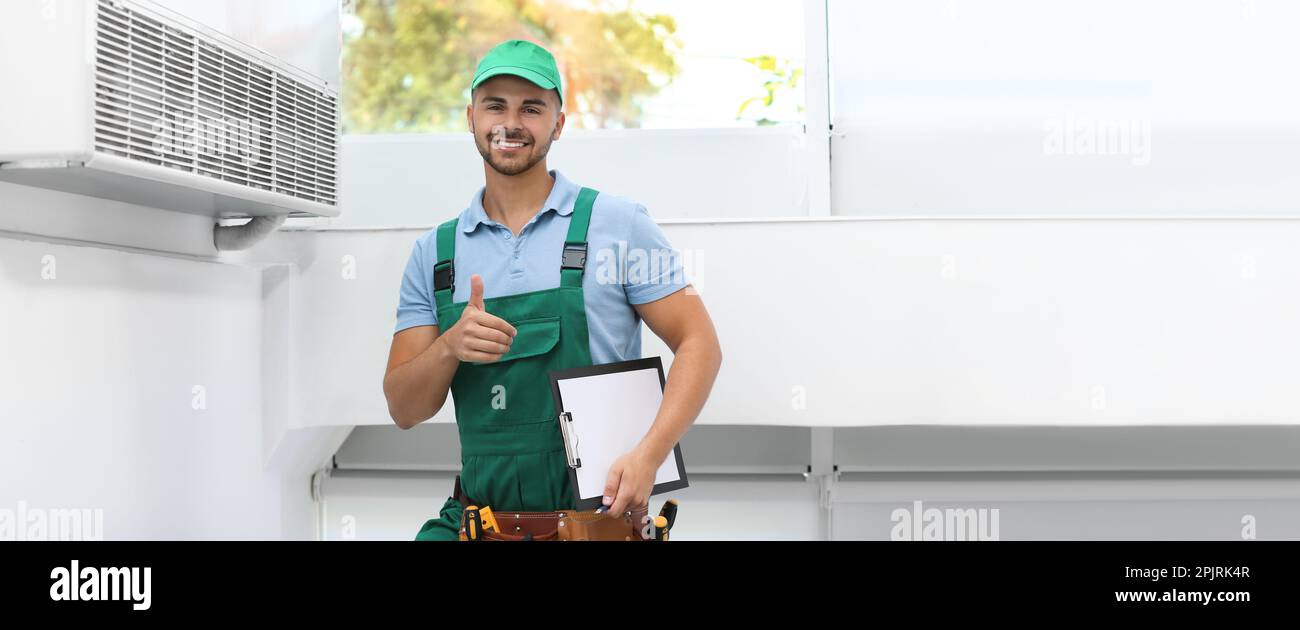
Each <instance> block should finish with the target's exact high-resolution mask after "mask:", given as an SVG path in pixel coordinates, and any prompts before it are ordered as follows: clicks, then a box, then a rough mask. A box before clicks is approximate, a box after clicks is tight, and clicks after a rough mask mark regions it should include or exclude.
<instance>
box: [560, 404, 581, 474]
mask: <svg viewBox="0 0 1300 630" xmlns="http://www.w3.org/2000/svg"><path fill="white" fill-rule="evenodd" d="M558 417H559V420H560V435H561V436H562V437H563V438H564V457H565V458H566V459H568V460H569V468H582V458H581V457H579V456H578V437H577V436H576V435H574V434H573V432H572V431H571V430H570V428H569V425H570V424H572V423H573V414H572V413H570V412H568V411H562V412H560V415H559V416H558Z"/></svg>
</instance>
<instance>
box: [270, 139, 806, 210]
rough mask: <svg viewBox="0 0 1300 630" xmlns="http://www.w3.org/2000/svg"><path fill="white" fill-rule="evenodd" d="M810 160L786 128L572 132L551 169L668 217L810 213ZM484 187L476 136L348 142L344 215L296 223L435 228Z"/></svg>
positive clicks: (555, 152)
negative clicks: (806, 162) (427, 226)
mask: <svg viewBox="0 0 1300 630" xmlns="http://www.w3.org/2000/svg"><path fill="white" fill-rule="evenodd" d="M806 155H807V152H806V147H805V137H804V135H803V133H802V132H800V131H799V130H797V129H791V128H785V127H773V128H759V129H703V130H700V129H693V130H658V129H638V130H581V129H570V130H566V131H565V132H564V134H563V135H562V136H561V137H560V140H558V141H556V142H555V144H554V145H552V147H551V152H550V154H549V155H548V158H547V164H548V166H549V167H550V168H558V169H560V171H561V172H563V173H565V175H566V176H568V177H570V178H572V179H574V181H577V182H578V183H579V184H581V185H584V186H590V187H592V188H596V189H597V190H606V191H610V192H615V193H617V194H620V195H626V196H629V197H631V198H633V199H636V200H637V201H640V202H641V203H642V204H644V205H645V206H646V208H647V209H648V210H649V211H650V213H651V215H653V216H655V217H657V218H660V219H675V218H699V217H707V218H714V217H755V216H805V215H807V214H808V201H807V175H806V165H805V160H806V159H807V158H806ZM611 156H617V158H616V159H611ZM482 186H483V161H482V160H481V159H480V158H479V155H478V152H477V150H476V149H475V148H474V141H473V138H471V137H470V135H469V133H468V132H465V133H445V134H396V135H373V136H364V135H351V136H344V137H343V142H342V182H341V184H340V187H341V190H340V195H341V205H342V207H343V208H345V211H344V212H343V213H342V215H341V216H339V217H337V218H334V219H302V220H299V219H294V220H292V221H291V223H297V224H299V225H332V226H349V227H351V226H360V227H414V226H423V225H436V224H438V223H441V222H442V221H444V220H446V219H448V218H451V217H453V216H455V215H456V214H457V213H459V212H460V211H461V210H463V209H465V206H466V205H467V204H468V203H469V201H470V199H471V198H472V197H473V195H474V193H475V192H477V191H478V189H479V188H481V187H482Z"/></svg>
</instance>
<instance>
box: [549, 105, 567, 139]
mask: <svg viewBox="0 0 1300 630" xmlns="http://www.w3.org/2000/svg"><path fill="white" fill-rule="evenodd" d="M562 131H564V112H560V116H559V117H558V118H556V119H555V131H552V132H551V142H554V141H556V140H559V139H560V133H561V132H562Z"/></svg>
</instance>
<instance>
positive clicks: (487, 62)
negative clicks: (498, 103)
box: [469, 39, 564, 105]
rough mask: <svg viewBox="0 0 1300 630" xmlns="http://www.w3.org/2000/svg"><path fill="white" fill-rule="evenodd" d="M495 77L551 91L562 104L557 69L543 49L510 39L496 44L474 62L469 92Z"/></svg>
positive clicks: (529, 43) (519, 40)
mask: <svg viewBox="0 0 1300 630" xmlns="http://www.w3.org/2000/svg"><path fill="white" fill-rule="evenodd" d="M499 74H513V75H515V76H517V77H522V78H524V79H528V80H529V81H532V82H533V83H535V84H537V86H538V87H541V88H543V89H546V90H555V95H556V96H558V97H559V98H560V104H561V105H563V104H564V93H563V91H562V90H561V89H560V70H559V69H558V68H556V67H555V57H552V56H551V53H549V52H547V51H546V49H545V48H542V47H541V46H538V45H537V44H534V43H532V42H528V41H524V40H522V39H512V40H510V41H507V42H501V43H500V44H497V46H496V48H493V49H492V50H489V51H488V54H486V55H484V56H483V59H482V60H480V61H479V62H478V70H475V71H474V82H473V83H471V84H470V86H469V87H470V89H471V90H472V89H474V88H476V87H478V86H479V84H480V83H482V82H484V81H487V80H488V79H491V78H492V77H495V76H497V75H499Z"/></svg>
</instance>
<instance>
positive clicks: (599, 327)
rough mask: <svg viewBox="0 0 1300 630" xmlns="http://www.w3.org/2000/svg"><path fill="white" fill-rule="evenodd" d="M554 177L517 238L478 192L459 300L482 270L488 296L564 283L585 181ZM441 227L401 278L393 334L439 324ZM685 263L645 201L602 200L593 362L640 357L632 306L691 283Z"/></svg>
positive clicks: (595, 248) (459, 238)
mask: <svg viewBox="0 0 1300 630" xmlns="http://www.w3.org/2000/svg"><path fill="white" fill-rule="evenodd" d="M550 174H551V176H552V177H554V178H555V185H554V186H553V187H552V188H551V194H550V195H549V196H548V197H547V198H546V203H544V204H542V207H541V209H540V210H538V212H537V214H536V215H535V216H534V217H533V218H532V219H531V220H530V221H529V222H528V223H527V224H526V225H524V228H523V230H522V231H520V233H519V235H518V236H515V235H514V234H512V233H511V231H510V228H508V227H506V226H504V225H502V224H500V223H497V222H496V221H493V220H491V219H489V218H488V216H487V213H486V212H484V210H483V191H484V188H480V189H479V191H478V192H477V193H475V194H474V198H473V199H472V200H470V204H469V207H468V208H466V209H465V210H464V211H463V212H461V213H460V218H459V221H458V223H457V228H458V229H457V230H456V265H455V273H456V279H455V283H456V284H455V290H454V291H453V293H452V300H453V301H455V302H464V301H466V300H468V299H469V277H470V275H471V274H475V273H477V274H478V275H480V276H482V277H483V297H484V298H492V297H496V296H500V295H514V294H516V293H526V292H529V291H539V290H542V289H554V288H555V287H558V286H560V252H561V251H562V250H563V248H564V239H565V236H567V235H568V231H569V221H570V218H571V215H572V213H573V205H574V202H576V201H577V199H578V191H579V189H580V186H578V185H577V184H575V183H573V182H571V181H569V179H568V178H566V177H565V176H564V175H562V174H560V172H559V171H558V170H552V171H550ZM437 233H438V230H437V228H436V227H435V228H434V229H432V230H429V231H428V232H425V233H424V234H423V235H421V236H420V238H419V239H417V240H416V241H415V247H414V248H413V249H412V251H411V258H410V260H409V261H407V263H406V272H405V273H404V274H403V275H402V287H401V294H400V299H399V301H398V306H397V328H396V330H395V331H394V334H396V332H399V331H402V330H405V329H407V328H411V327H414V326H433V325H436V324H437V323H438V315H437V307H436V305H435V303H434V299H433V266H434V264H435V263H437V262H438V239H437ZM682 262H683V261H682V256H681V254H680V252H677V251H676V250H675V249H674V248H673V247H672V245H671V244H670V243H669V242H668V238H667V237H666V236H664V233H663V230H661V229H660V228H659V225H658V224H657V223H655V222H654V219H651V218H650V214H649V213H648V212H647V211H646V209H645V206H642V205H641V204H639V203H637V202H635V201H632V200H631V199H627V198H626V197H619V196H617V195H611V194H609V193H606V192H604V191H602V192H601V193H600V195H599V196H597V197H596V203H595V204H594V206H593V207H592V211H591V223H590V225H589V226H588V228H587V268H586V271H585V272H583V276H582V290H583V299H584V300H585V303H586V309H587V331H588V335H589V342H590V348H591V359H592V361H593V362H594V363H598V364H599V363H611V362H614V361H626V360H629V359H639V358H641V318H640V316H639V315H637V312H636V310H635V309H633V308H632V305H633V304H645V303H646V302H653V301H655V300H658V299H660V298H663V297H665V296H668V295H671V294H672V293H675V292H676V291H678V290H680V289H682V288H685V287H686V285H687V284H690V281H689V280H688V279H687V277H686V273H685V270H684V269H683V264H682ZM489 312H491V311H490V310H489Z"/></svg>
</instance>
